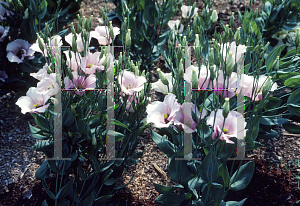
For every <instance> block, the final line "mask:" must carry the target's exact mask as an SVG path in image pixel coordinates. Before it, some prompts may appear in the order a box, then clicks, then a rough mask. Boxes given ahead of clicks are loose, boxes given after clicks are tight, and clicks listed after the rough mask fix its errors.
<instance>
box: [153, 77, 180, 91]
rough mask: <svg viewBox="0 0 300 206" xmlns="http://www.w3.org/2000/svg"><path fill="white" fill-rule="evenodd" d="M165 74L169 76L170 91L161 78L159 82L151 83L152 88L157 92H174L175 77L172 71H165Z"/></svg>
mask: <svg viewBox="0 0 300 206" xmlns="http://www.w3.org/2000/svg"><path fill="white" fill-rule="evenodd" d="M162 73H163V72H162ZM163 74H164V75H165V77H166V78H167V80H168V82H169V91H168V87H167V85H164V84H163V83H162V81H161V80H160V79H159V80H158V81H157V82H155V83H152V84H151V86H152V89H154V90H155V91H157V92H160V93H163V94H168V93H172V91H173V83H174V82H175V80H174V78H172V73H163ZM172 79H173V81H172ZM172 82H173V83H172Z"/></svg>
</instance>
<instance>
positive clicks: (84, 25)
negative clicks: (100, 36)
mask: <svg viewBox="0 0 300 206" xmlns="http://www.w3.org/2000/svg"><path fill="white" fill-rule="evenodd" d="M82 26H83V28H86V18H85V16H83V21H82Z"/></svg>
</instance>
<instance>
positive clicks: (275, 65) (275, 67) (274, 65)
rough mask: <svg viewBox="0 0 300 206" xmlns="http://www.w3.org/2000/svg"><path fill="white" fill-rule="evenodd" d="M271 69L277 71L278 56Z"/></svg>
mask: <svg viewBox="0 0 300 206" xmlns="http://www.w3.org/2000/svg"><path fill="white" fill-rule="evenodd" d="M272 67H273V70H274V71H278V69H279V56H277V57H276V60H275V61H274V63H273V65H272Z"/></svg>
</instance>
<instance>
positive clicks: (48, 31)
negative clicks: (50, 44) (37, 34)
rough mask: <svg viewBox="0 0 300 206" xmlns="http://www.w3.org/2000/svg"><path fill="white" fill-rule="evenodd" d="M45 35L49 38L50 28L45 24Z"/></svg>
mask: <svg viewBox="0 0 300 206" xmlns="http://www.w3.org/2000/svg"><path fill="white" fill-rule="evenodd" d="M45 34H46V36H47V37H49V36H51V32H50V28H49V25H48V24H47V23H45Z"/></svg>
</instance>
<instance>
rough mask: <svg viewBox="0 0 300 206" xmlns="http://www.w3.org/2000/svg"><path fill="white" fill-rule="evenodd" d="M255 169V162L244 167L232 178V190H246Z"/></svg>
mask: <svg viewBox="0 0 300 206" xmlns="http://www.w3.org/2000/svg"><path fill="white" fill-rule="evenodd" d="M254 169H255V163H254V161H251V162H247V163H246V164H244V165H242V166H241V167H240V169H239V170H238V171H236V172H235V173H234V174H233V176H232V177H231V178H230V185H231V187H230V189H231V190H233V191H240V190H243V189H245V188H246V187H247V186H248V184H249V183H250V181H251V178H252V176H253V173H254Z"/></svg>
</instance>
